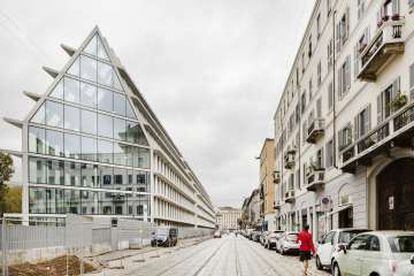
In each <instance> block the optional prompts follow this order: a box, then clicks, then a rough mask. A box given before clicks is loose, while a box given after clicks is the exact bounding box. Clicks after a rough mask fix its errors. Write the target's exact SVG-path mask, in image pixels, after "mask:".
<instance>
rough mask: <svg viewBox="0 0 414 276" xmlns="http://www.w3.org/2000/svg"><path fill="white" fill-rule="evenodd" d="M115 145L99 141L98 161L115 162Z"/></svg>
mask: <svg viewBox="0 0 414 276" xmlns="http://www.w3.org/2000/svg"><path fill="white" fill-rule="evenodd" d="M113 150H114V149H113V143H112V142H108V141H104V140H99V141H98V161H99V162H104V163H112V162H113Z"/></svg>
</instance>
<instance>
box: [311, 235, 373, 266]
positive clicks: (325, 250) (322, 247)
mask: <svg viewBox="0 0 414 276" xmlns="http://www.w3.org/2000/svg"><path fill="white" fill-rule="evenodd" d="M368 231H370V230H368V229H357V228H344V229H336V230H332V231H329V232H328V233H326V234H325V235H324V236H323V237H322V238H321V239H320V240H319V241H318V244H317V246H316V256H315V262H316V267H317V268H318V269H323V268H331V266H332V263H333V261H334V258H335V255H337V253H338V250H339V248H340V246H342V245H346V244H348V243H349V242H350V241H351V239H352V238H353V237H355V236H356V235H358V234H360V233H363V232H368Z"/></svg>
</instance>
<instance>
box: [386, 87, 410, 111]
mask: <svg viewBox="0 0 414 276" xmlns="http://www.w3.org/2000/svg"><path fill="white" fill-rule="evenodd" d="M407 102H408V99H407V95H406V94H405V93H402V92H401V91H400V92H398V93H397V95H395V97H394V99H393V100H392V101H391V102H390V107H391V109H392V111H393V112H396V111H398V110H399V109H400V108H402V107H403V106H405V105H406V104H407Z"/></svg>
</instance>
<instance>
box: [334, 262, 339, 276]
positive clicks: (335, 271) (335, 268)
mask: <svg viewBox="0 0 414 276" xmlns="http://www.w3.org/2000/svg"><path fill="white" fill-rule="evenodd" d="M332 275H333V276H341V271H340V270H339V266H338V264H337V263H334V265H333V268H332Z"/></svg>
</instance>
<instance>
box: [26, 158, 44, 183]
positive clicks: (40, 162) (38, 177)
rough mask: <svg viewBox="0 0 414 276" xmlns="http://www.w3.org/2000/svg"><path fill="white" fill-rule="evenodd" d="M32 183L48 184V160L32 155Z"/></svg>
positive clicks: (30, 170) (30, 165) (30, 179)
mask: <svg viewBox="0 0 414 276" xmlns="http://www.w3.org/2000/svg"><path fill="white" fill-rule="evenodd" d="M29 181H30V183H37V184H46V161H45V160H44V159H39V158H33V157H30V160H29Z"/></svg>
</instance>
